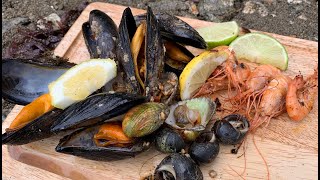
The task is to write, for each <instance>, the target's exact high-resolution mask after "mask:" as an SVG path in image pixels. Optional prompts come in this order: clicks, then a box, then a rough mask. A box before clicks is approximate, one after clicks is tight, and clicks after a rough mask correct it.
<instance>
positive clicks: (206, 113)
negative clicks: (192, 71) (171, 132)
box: [165, 97, 216, 131]
mask: <svg viewBox="0 0 320 180" xmlns="http://www.w3.org/2000/svg"><path fill="white" fill-rule="evenodd" d="M215 111H216V104H215V103H214V101H212V100H211V99H210V98H204V97H202V98H194V99H189V100H184V101H179V102H178V103H176V104H174V105H171V106H170V114H169V116H168V118H167V119H166V121H165V122H166V124H168V125H170V126H171V127H172V128H174V129H178V130H189V131H202V130H204V129H205V127H206V126H207V124H208V122H209V120H210V119H211V118H212V117H213V115H214V113H215ZM198 118H200V123H196V122H195V124H194V125H190V126H189V124H190V121H195V120H199V119H198ZM185 124H186V125H185Z"/></svg>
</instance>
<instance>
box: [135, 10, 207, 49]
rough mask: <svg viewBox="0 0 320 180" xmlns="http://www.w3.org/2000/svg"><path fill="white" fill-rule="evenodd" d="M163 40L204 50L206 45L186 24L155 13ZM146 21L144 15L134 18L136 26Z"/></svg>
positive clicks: (168, 15) (164, 14)
mask: <svg viewBox="0 0 320 180" xmlns="http://www.w3.org/2000/svg"><path fill="white" fill-rule="evenodd" d="M155 15H156V18H157V20H158V22H159V28H160V31H161V35H162V36H163V38H165V39H168V40H170V41H173V42H178V43H181V44H185V45H190V46H193V47H196V48H200V49H205V48H207V44H206V42H205V41H204V39H203V38H202V37H201V35H200V34H199V33H198V32H197V31H196V30H195V29H194V28H193V27H191V26H190V25H189V24H188V23H186V22H184V21H182V20H181V19H179V18H177V17H175V16H172V15H170V14H167V13H156V14H155ZM145 19H146V14H141V15H138V16H135V20H136V23H137V24H140V22H141V21H143V20H145Z"/></svg>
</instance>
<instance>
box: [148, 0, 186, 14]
mask: <svg viewBox="0 0 320 180" xmlns="http://www.w3.org/2000/svg"><path fill="white" fill-rule="evenodd" d="M148 5H149V6H150V7H151V8H152V10H153V11H155V12H167V13H169V14H179V13H177V12H188V11H189V6H188V5H187V4H186V3H185V2H183V1H181V0H161V1H155V2H149V3H148Z"/></svg>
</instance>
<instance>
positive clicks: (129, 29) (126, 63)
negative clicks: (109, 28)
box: [117, 8, 141, 94]
mask: <svg viewBox="0 0 320 180" xmlns="http://www.w3.org/2000/svg"><path fill="white" fill-rule="evenodd" d="M136 30H137V26H136V23H135V21H134V18H133V15H132V12H131V9H130V8H126V9H125V10H124V11H123V14H122V17H121V21H120V25H119V41H118V44H117V58H118V60H119V68H120V69H121V70H122V71H123V75H122V76H123V79H124V81H125V82H126V86H127V87H126V89H127V92H129V93H134V94H140V92H141V89H140V86H139V83H138V81H137V78H136V77H135V70H134V63H133V57H132V53H131V49H130V44H131V40H132V38H133V36H134V34H135V32H136Z"/></svg>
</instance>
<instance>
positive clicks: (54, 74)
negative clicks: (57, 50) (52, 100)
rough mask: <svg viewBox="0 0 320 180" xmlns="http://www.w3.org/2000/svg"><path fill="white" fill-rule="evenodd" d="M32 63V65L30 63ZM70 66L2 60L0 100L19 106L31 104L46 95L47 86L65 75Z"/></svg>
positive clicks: (65, 64)
mask: <svg viewBox="0 0 320 180" xmlns="http://www.w3.org/2000/svg"><path fill="white" fill-rule="evenodd" d="M31 62H33V63H31ZM70 67H72V64H67V63H64V64H58V65H48V64H37V63H35V62H34V60H23V61H21V60H19V59H3V60H2V98H3V99H5V100H7V101H9V102H12V103H15V104H19V105H26V104H29V103H31V102H32V101H33V100H34V99H36V98H37V97H39V96H41V95H42V94H45V93H48V91H49V90H48V84H49V83H51V82H52V81H54V80H56V79H57V78H58V77H60V76H61V75H62V74H63V73H65V72H66V71H67V70H68V69H69V68H70Z"/></svg>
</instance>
